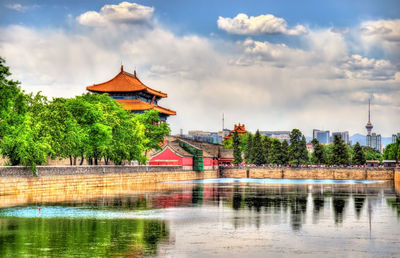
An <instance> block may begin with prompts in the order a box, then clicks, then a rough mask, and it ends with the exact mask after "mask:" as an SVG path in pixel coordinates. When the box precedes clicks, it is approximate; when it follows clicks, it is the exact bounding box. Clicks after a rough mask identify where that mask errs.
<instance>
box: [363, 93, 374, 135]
mask: <svg viewBox="0 0 400 258" xmlns="http://www.w3.org/2000/svg"><path fill="white" fill-rule="evenodd" d="M365 128H366V129H367V134H368V135H371V132H372V128H374V126H373V125H372V123H371V101H370V100H368V123H367V125H366V126H365Z"/></svg>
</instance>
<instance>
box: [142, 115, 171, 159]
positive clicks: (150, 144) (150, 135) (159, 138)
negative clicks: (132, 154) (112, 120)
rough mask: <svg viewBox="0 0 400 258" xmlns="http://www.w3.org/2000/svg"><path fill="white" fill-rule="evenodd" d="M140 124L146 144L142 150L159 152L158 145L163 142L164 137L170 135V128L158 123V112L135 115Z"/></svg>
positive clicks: (165, 124) (159, 147)
mask: <svg viewBox="0 0 400 258" xmlns="http://www.w3.org/2000/svg"><path fill="white" fill-rule="evenodd" d="M137 117H138V120H139V122H140V123H142V124H143V125H144V130H145V137H146V139H147V142H146V143H145V144H144V149H145V151H146V152H147V151H148V150H151V149H155V150H160V149H161V148H162V147H161V145H160V143H162V142H163V141H164V137H165V136H167V135H169V134H170V128H169V126H168V124H167V123H163V122H161V121H160V116H159V113H158V111H156V110H154V109H151V110H149V111H145V112H144V113H143V114H140V115H137Z"/></svg>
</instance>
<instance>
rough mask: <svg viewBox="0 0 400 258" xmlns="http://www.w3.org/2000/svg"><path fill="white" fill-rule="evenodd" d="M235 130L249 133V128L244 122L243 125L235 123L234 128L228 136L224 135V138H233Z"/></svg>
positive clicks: (239, 132)
mask: <svg viewBox="0 0 400 258" xmlns="http://www.w3.org/2000/svg"><path fill="white" fill-rule="evenodd" d="M235 132H237V133H238V134H243V133H247V130H246V128H245V126H244V124H242V125H241V124H240V123H239V124H237V125H236V124H235V125H234V128H233V130H232V131H231V132H230V133H229V134H228V135H227V136H225V137H224V140H228V139H229V138H231V137H232V136H233V134H234V133H235Z"/></svg>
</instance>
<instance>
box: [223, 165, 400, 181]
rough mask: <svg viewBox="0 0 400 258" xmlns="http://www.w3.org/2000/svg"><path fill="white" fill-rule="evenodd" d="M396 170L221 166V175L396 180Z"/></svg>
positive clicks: (236, 176)
mask: <svg viewBox="0 0 400 258" xmlns="http://www.w3.org/2000/svg"><path fill="white" fill-rule="evenodd" d="M394 171H395V170H394V169H393V168H269V167H247V168H246V167H244V168H234V167H224V168H221V171H220V176H221V177H233V178H242V177H249V178H287V179H354V180H394ZM398 173H400V172H398Z"/></svg>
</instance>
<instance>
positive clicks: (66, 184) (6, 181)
mask: <svg viewBox="0 0 400 258" xmlns="http://www.w3.org/2000/svg"><path fill="white" fill-rule="evenodd" d="M217 177H218V171H217V170H211V171H203V172H194V171H169V172H131V173H105V174H102V173H98V174H85V175H83V174H75V175H73V176H71V175H58V176H54V175H52V176H39V177H15V176H12V177H0V196H5V195H19V194H30V193H34V194H42V193H47V194H49V195H51V194H54V193H57V192H58V191H63V192H65V191H67V192H70V193H71V194H72V195H73V194H78V193H80V192H82V191H85V192H87V191H89V192H90V191H91V190H94V189H99V188H105V189H113V188H118V189H131V190H133V189H135V188H143V186H146V185H151V184H156V183H159V182H166V181H182V180H196V179H206V178H217Z"/></svg>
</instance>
